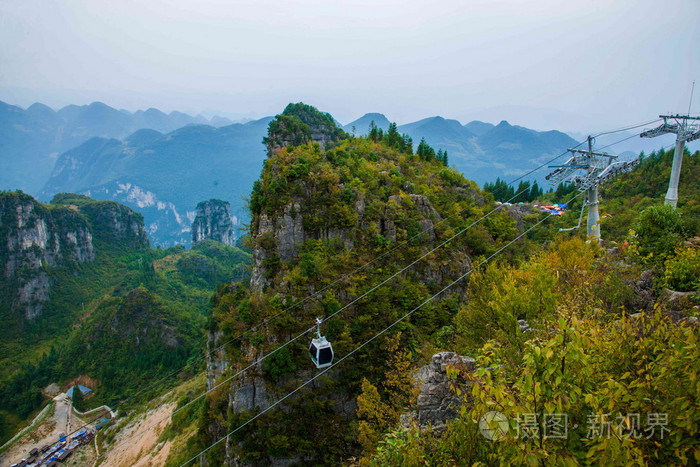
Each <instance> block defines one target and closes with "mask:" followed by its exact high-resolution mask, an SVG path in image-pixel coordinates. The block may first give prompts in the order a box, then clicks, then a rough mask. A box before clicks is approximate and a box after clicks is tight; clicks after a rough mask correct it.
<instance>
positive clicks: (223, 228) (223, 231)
mask: <svg viewBox="0 0 700 467" xmlns="http://www.w3.org/2000/svg"><path fill="white" fill-rule="evenodd" d="M196 213H197V214H196V217H195V219H194V222H193V223H192V243H193V244H194V243H197V242H201V241H202V240H215V241H217V242H221V243H223V244H224V245H229V246H234V245H235V242H236V233H235V231H234V227H233V221H232V217H231V205H230V204H229V203H228V202H226V201H221V200H218V199H210V200H209V201H202V202H201V203H199V204H198V205H197V211H196Z"/></svg>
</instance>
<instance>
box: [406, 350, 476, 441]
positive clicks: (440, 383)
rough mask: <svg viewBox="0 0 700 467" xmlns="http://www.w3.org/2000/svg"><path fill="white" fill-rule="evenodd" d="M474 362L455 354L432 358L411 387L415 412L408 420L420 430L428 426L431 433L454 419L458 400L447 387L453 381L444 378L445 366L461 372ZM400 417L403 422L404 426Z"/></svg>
mask: <svg viewBox="0 0 700 467" xmlns="http://www.w3.org/2000/svg"><path fill="white" fill-rule="evenodd" d="M475 365H476V361H475V360H474V359H473V358H471V357H463V356H460V355H457V354H456V353H455V352H440V353H437V354H435V355H433V360H432V362H430V364H428V365H426V366H424V367H422V368H421V369H420V370H418V373H417V374H416V377H415V384H416V386H418V388H419V390H420V393H419V395H418V399H417V404H416V411H415V412H414V413H413V414H410V416H409V417H408V419H409V420H410V419H411V418H412V419H413V420H415V421H416V422H417V423H418V426H419V427H421V428H426V427H428V426H431V427H432V428H433V429H435V430H441V429H444V427H445V422H446V421H448V420H451V419H453V418H455V417H456V416H457V411H458V410H459V407H460V405H461V403H462V399H461V398H460V397H459V396H457V394H455V393H454V392H453V390H452V388H451V384H452V383H453V380H451V379H450V378H449V377H448V376H447V367H449V366H453V367H456V368H458V369H459V370H461V371H472V370H474V368H475ZM406 422H407V420H406V417H404V423H406Z"/></svg>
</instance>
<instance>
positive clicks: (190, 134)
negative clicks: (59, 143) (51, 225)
mask: <svg viewBox="0 0 700 467" xmlns="http://www.w3.org/2000/svg"><path fill="white" fill-rule="evenodd" d="M269 122H270V119H269V118H267V119H261V120H255V121H253V122H249V123H246V124H240V123H236V124H232V125H228V126H225V127H221V128H214V127H212V126H209V125H190V126H186V127H183V128H180V129H179V130H175V131H173V132H170V133H168V134H162V133H159V132H157V131H155V130H139V131H137V132H135V133H133V134H132V135H130V136H128V137H127V138H125V139H124V140H123V141H120V140H117V139H107V138H91V139H89V140H88V141H86V142H84V143H83V144H81V145H80V146H78V147H76V148H74V149H71V150H70V151H67V152H65V153H63V154H62V155H61V156H60V157H59V158H58V160H57V162H56V166H55V168H54V170H53V173H52V175H51V178H50V179H49V181H48V182H47V183H46V185H45V186H44V188H43V189H42V190H41V193H40V198H41V199H42V200H49V199H50V198H51V197H52V196H53V195H54V194H56V193H59V192H74V193H80V194H86V195H89V196H91V197H93V198H96V199H101V200H106V199H111V200H115V201H119V202H121V203H124V204H126V205H128V206H130V207H132V208H134V209H136V210H137V211H139V212H141V213H142V214H143V215H144V217H145V220H146V231H147V232H148V234H149V236H150V238H151V241H152V242H153V243H154V244H155V245H161V246H171V245H173V244H176V243H177V244H188V243H189V242H190V226H191V225H192V221H193V220H194V215H195V207H196V206H197V204H198V203H199V202H200V201H202V200H206V199H211V198H218V199H222V200H226V201H229V202H230V203H231V205H232V211H233V214H234V216H235V217H234V221H235V222H237V223H239V224H240V219H241V217H247V216H246V215H245V201H244V198H247V197H248V196H249V195H250V191H251V188H252V186H253V181H255V180H256V179H257V178H258V176H259V175H260V170H261V168H262V161H263V159H264V157H265V153H264V150H263V149H264V148H263V145H262V138H263V135H265V134H266V132H267V125H268V123H269Z"/></svg>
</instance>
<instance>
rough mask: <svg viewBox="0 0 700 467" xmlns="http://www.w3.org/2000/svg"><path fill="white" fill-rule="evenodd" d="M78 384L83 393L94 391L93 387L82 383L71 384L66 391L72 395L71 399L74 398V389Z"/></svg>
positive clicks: (68, 394)
mask: <svg viewBox="0 0 700 467" xmlns="http://www.w3.org/2000/svg"><path fill="white" fill-rule="evenodd" d="M76 386H78V389H80V392H81V393H82V394H83V395H86V394H89V393H91V392H92V389H90V388H88V387H86V386H83V385H82V384H76V385H73V386H71V387H70V388H69V389H68V390H67V391H66V396H68V397H70V398H71V399H72V398H73V391H74V390H75V387H76Z"/></svg>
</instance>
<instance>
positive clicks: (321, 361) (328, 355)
mask: <svg viewBox="0 0 700 467" xmlns="http://www.w3.org/2000/svg"><path fill="white" fill-rule="evenodd" d="M322 322H323V321H321V318H316V335H317V336H318V337H317V338H315V339H312V340H311V345H309V354H311V361H313V362H314V365H316V368H319V369H320V368H326V367H329V366H331V364H332V363H333V355H334V354H333V346H332V345H331V343H330V342H328V340H327V339H326V338H325V337H324V336H322V335H321V323H322Z"/></svg>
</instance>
